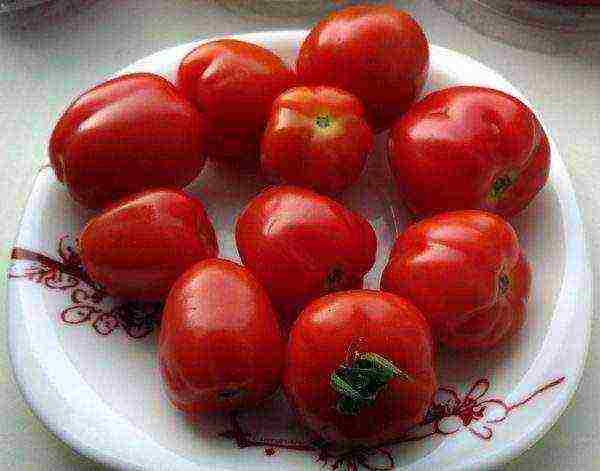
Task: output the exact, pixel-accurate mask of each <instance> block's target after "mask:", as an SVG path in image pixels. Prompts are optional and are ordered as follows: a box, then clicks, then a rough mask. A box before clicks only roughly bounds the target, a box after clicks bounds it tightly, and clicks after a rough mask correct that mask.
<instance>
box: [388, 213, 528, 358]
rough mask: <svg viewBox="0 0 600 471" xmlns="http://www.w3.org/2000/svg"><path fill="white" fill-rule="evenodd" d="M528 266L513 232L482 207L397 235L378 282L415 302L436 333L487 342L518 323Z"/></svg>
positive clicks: (457, 345)
mask: <svg viewBox="0 0 600 471" xmlns="http://www.w3.org/2000/svg"><path fill="white" fill-rule="evenodd" d="M530 286H531V269H530V267H529V264H528V263H527V259H526V258H525V254H524V253H523V251H522V250H521V247H520V245H519V241H518V239H517V234H516V233H515V231H514V229H513V228H512V227H511V226H510V224H508V223H507V222H506V221H504V220H503V219H502V218H500V217H498V216H496V215H494V214H491V213H487V212H484V211H476V210H473V211H455V212H451V213H444V214H439V215H437V216H433V217H432V218H430V219H426V220H423V221H421V222H418V223H416V224H414V225H412V226H410V227H409V228H408V229H407V230H406V231H405V232H404V233H403V234H401V235H400V237H398V239H397V241H396V243H395V245H394V248H393V250H392V254H391V255H390V259H389V261H388V264H387V266H386V268H385V271H384V272H383V277H382V280H381V289H382V290H385V291H389V292H392V293H396V294H398V295H399V296H402V297H404V298H406V299H408V300H410V301H412V302H413V303H414V304H415V306H417V307H418V308H419V309H420V310H421V312H422V313H423V315H424V316H425V317H426V318H427V320H428V321H429V323H430V325H431V328H432V332H433V335H434V338H435V339H436V340H439V341H440V342H442V343H443V344H445V345H446V346H448V347H451V348H454V349H457V350H474V351H484V350H489V349H491V348H492V347H494V346H495V345H497V344H498V343H499V342H500V341H502V340H504V339H506V338H508V337H510V336H511V335H512V334H514V333H515V332H516V331H517V330H518V329H519V328H520V327H521V325H522V324H523V322H524V319H525V308H526V304H527V298H528V296H529V291H530Z"/></svg>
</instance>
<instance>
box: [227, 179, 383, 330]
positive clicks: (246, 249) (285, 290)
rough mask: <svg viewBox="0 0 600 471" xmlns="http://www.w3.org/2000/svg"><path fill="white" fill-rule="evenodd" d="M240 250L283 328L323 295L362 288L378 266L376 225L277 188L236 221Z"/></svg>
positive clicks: (325, 201) (301, 192) (309, 195)
mask: <svg viewBox="0 0 600 471" xmlns="http://www.w3.org/2000/svg"><path fill="white" fill-rule="evenodd" d="M235 240H236V245H237V249H238V252H239V254H240V257H241V259H242V261H243V263H244V265H245V266H247V267H248V268H249V269H250V270H251V271H252V272H253V273H254V274H255V275H256V276H257V278H258V279H259V280H260V281H261V283H262V284H263V286H264V287H265V289H266V290H267V292H268V293H269V296H270V297H271V300H272V301H273V303H274V305H275V306H276V308H277V310H278V311H279V313H280V315H281V316H282V319H283V321H284V324H286V325H287V324H289V323H290V322H291V321H293V319H294V318H295V317H296V316H297V315H298V313H299V311H300V309H302V308H303V307H304V306H305V305H306V304H307V303H308V302H309V301H311V300H313V299H315V298H317V297H318V296H321V295H323V294H326V293H329V292H333V291H340V290H344V289H350V288H356V287H361V286H362V280H363V277H364V275H365V274H366V273H367V272H368V271H369V270H370V269H371V268H372V266H373V264H374V263H375V256H376V252H377V237H376V235H375V231H374V230H373V227H372V226H371V224H370V223H369V222H368V221H367V220H366V219H364V218H363V217H362V216H360V215H359V214H356V213H354V212H352V211H350V210H349V209H347V208H345V207H344V206H343V205H341V204H340V203H338V202H337V201H334V200H333V199H331V198H328V197H326V196H323V195H320V194H318V193H315V192H314V191H311V190H308V189H306V188H300V187H295V186H290V185H281V186H273V187H270V188H268V189H266V190H264V191H263V192H262V193H260V194H259V195H258V196H256V197H255V198H254V199H252V200H251V201H250V202H249V203H248V204H247V206H246V207H245V208H244V209H243V210H242V212H241V214H240V215H239V217H238V219H237V221H236V228H235Z"/></svg>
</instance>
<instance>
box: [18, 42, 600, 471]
mask: <svg viewBox="0 0 600 471" xmlns="http://www.w3.org/2000/svg"><path fill="white" fill-rule="evenodd" d="M305 34H306V32H305V31H287V32H265V33H257V34H247V35H241V36H237V37H238V38H239V39H243V40H246V41H250V42H254V43H257V44H261V45H263V46H266V47H268V48H270V49H272V50H273V51H275V52H276V53H278V54H280V55H281V56H282V57H285V58H286V59H287V60H289V61H292V60H293V58H294V56H295V54H296V52H297V49H298V45H299V44H300V43H301V41H302V39H303V37H304V35H305ZM196 44H197V43H194V44H186V45H183V46H180V47H175V48H172V49H168V50H165V51H162V52H159V53H157V54H154V55H152V56H150V57H147V58H145V59H142V60H141V61H138V62H136V63H135V64H133V65H132V66H130V67H128V68H127V69H125V70H124V71H122V73H124V72H133V71H149V72H155V73H160V74H162V75H164V76H166V77H167V78H169V79H173V76H174V72H175V70H176V67H177V65H178V63H179V61H180V60H181V58H182V57H183V56H184V55H185V54H186V52H188V51H189V50H190V49H192V48H193V47H194V46H195V45H196ZM431 52H432V67H431V69H432V71H431V77H430V80H429V89H437V88H441V87H446V86H449V85H456V84H480V85H486V86H490V87H495V88H499V89H502V90H505V91H507V92H509V93H512V94H513V95H516V96H518V97H520V98H523V97H522V96H521V94H520V93H519V92H518V90H516V89H515V88H514V87H513V86H512V85H511V84H510V83H508V82H507V81H506V80H504V79H503V78H502V77H500V76H499V75H498V74H496V73H495V72H493V71H492V70H490V69H488V68H487V67H485V66H483V65H481V64H479V63H477V62H476V61H474V60H472V59H470V58H468V57H465V56H463V55H461V54H458V53H456V52H453V51H450V50H448V49H444V48H441V47H436V46H433V47H432V50H431ZM379 141H380V142H379V153H378V155H376V156H375V157H374V158H372V159H371V161H370V162H371V163H370V166H369V169H368V171H367V172H366V173H365V175H364V176H363V178H362V180H361V182H360V183H359V185H357V186H356V187H355V188H354V189H352V190H350V191H349V192H347V193H346V194H345V195H343V196H342V199H343V200H344V201H345V202H346V203H347V204H348V205H349V206H351V207H353V208H354V209H356V210H358V211H360V212H362V213H363V214H364V215H365V216H366V217H367V218H368V219H369V220H370V221H371V223H372V224H373V226H374V227H375V228H376V231H377V234H378V238H379V253H378V262H377V264H376V266H375V267H374V269H373V270H372V272H371V273H370V274H369V275H368V277H367V283H366V285H367V286H368V287H377V285H378V280H379V276H380V273H381V269H382V267H383V264H384V263H385V259H386V257H387V255H388V252H389V249H390V247H391V244H392V241H393V238H394V234H395V231H396V230H398V229H400V230H401V229H402V226H403V224H404V216H403V212H402V210H401V209H394V208H398V207H399V206H398V205H397V204H396V203H397V201H396V200H395V195H394V194H393V193H392V192H391V190H390V188H391V185H389V181H388V172H387V169H386V166H385V164H384V159H383V156H382V155H381V144H382V143H383V138H380V139H379ZM551 148H552V169H551V172H550V183H549V184H548V185H547V187H546V188H545V189H544V190H543V191H542V192H541V194H540V195H539V196H538V197H537V198H536V199H535V201H534V202H533V204H532V205H531V206H530V207H529V208H528V209H527V210H526V211H525V212H524V213H523V214H522V215H520V216H519V217H517V218H516V219H515V220H514V221H513V223H514V225H515V227H516V228H517V230H518V232H519V234H520V239H521V241H522V243H523V245H524V247H525V249H526V251H527V253H528V254H529V257H530V260H531V261H532V263H533V268H534V273H533V292H532V298H531V301H530V303H529V307H528V318H527V322H526V325H525V327H524V329H523V330H522V332H521V333H520V334H519V335H518V336H516V337H515V338H514V339H512V340H511V341H510V342H509V343H508V344H506V345H504V346H503V347H501V348H500V349H498V350H496V351H495V352H494V354H493V355H490V356H487V357H486V358H485V359H484V360H483V361H475V360H469V359H464V358H460V357H453V356H452V355H450V354H448V353H447V352H445V353H444V352H442V354H440V355H439V357H440V358H439V365H438V366H439V377H440V383H441V384H442V385H443V386H447V388H446V390H441V391H440V393H439V394H438V396H437V398H436V401H435V407H434V408H433V412H434V413H433V414H432V415H430V417H429V419H430V423H429V424H427V425H424V426H423V427H421V428H420V429H419V430H417V431H415V441H413V442H409V443H403V444H398V445H394V446H391V447H388V448H389V450H390V452H391V453H388V452H387V451H385V450H367V451H363V454H362V455H360V454H359V455H357V454H354V455H349V456H346V458H345V459H346V461H347V463H346V464H348V461H353V462H354V463H355V464H357V465H358V468H357V469H361V466H363V464H361V460H365V459H366V460H367V461H368V463H371V464H374V463H376V464H379V465H380V466H384V467H385V466H386V465H389V464H391V463H390V461H391V460H392V459H393V461H394V464H395V466H396V467H397V468H402V469H410V470H429V469H445V470H450V469H452V470H453V469H481V468H487V467H491V466H497V465H499V464H501V463H503V462H505V461H507V460H509V459H511V458H514V457H515V456H517V455H518V454H519V453H521V452H523V451H524V450H525V449H526V448H528V447H529V446H531V445H532V444H533V443H534V442H535V441H536V440H538V439H539V438H540V437H541V436H542V435H543V434H544V433H545V432H546V431H547V430H548V429H549V428H550V426H551V425H552V424H553V423H554V422H555V421H556V420H557V419H558V417H559V416H560V414H561V413H562V412H563V410H564V409H565V407H566V405H567V404H568V402H569V400H570V399H571V397H572V396H573V393H574V391H575V388H576V386H577V383H578V381H579V379H580V377H581V374H582V370H583V365H584V360H585V356H586V351H587V345H588V341H589V336H590V322H591V315H592V308H591V277H590V269H589V265H588V261H587V258H586V251H585V241H584V232H583V227H582V223H581V218H580V215H579V210H578V208H577V204H576V201H575V196H574V194H573V188H572V186H571V182H570V180H569V177H568V175H567V172H566V170H565V167H564V165H563V162H562V160H561V157H560V155H559V153H558V150H557V148H556V145H555V143H554V142H553V141H551ZM263 184H264V183H263V182H261V181H260V180H258V179H257V178H256V177H252V176H249V175H242V176H240V175H232V174H228V173H224V172H223V171H221V170H219V169H217V168H215V167H212V166H209V167H208V168H207V169H206V170H205V171H204V172H203V174H202V175H201V177H200V179H199V181H198V182H196V183H195V184H193V185H192V186H191V187H190V189H189V190H190V191H191V192H192V193H194V194H196V195H197V196H199V197H200V198H201V199H202V200H203V201H204V203H205V204H206V206H207V210H208V212H209V214H210V216H211V217H212V219H213V221H214V224H215V226H216V229H217V232H218V235H219V241H220V246H221V253H222V255H223V256H225V257H227V258H232V259H234V260H237V259H238V257H237V252H236V250H235V246H234V243H233V239H232V235H231V229H232V225H233V222H234V220H235V216H236V215H237V213H238V212H239V210H240V209H241V208H242V207H243V205H244V204H245V203H246V202H247V200H248V199H249V198H250V197H251V196H252V195H253V194H255V193H256V192H258V190H259V189H260V187H261V186H262V185H263ZM90 214H91V213H90V212H89V211H86V210H84V209H82V208H80V207H78V206H77V205H76V204H74V203H73V202H72V201H71V200H70V198H69V197H68V195H67V193H66V191H65V189H64V188H63V186H62V185H60V184H59V183H58V182H57V181H56V179H55V178H54V175H53V173H52V171H51V169H49V168H47V167H46V168H43V169H42V170H41V171H40V173H39V176H38V177H37V180H36V182H35V185H34V188H33V191H32V193H31V196H30V198H29V202H28V204H27V208H26V210H25V213H24V216H23V220H22V223H21V229H20V231H19V235H18V238H17V241H16V244H15V246H17V247H20V248H21V249H26V250H18V251H16V252H15V256H16V257H17V258H18V259H19V260H14V261H13V264H12V266H11V269H10V274H11V276H12V278H11V279H10V280H9V285H8V302H9V309H8V314H9V319H8V322H9V335H10V354H11V360H12V363H13V366H14V371H15V375H16V378H17V381H18V383H19V385H20V388H21V391H22V393H23V395H24V397H25V399H26V400H27V402H28V403H29V405H30V407H31V408H32V410H33V412H34V413H35V414H36V415H37V416H38V417H39V418H40V419H41V420H42V421H43V422H44V423H45V424H46V425H47V427H48V428H49V429H50V430H51V431H52V432H53V433H54V434H56V435H57V436H58V437H59V438H60V439H62V440H63V441H65V442H66V443H68V444H69V445H71V446H72V447H73V448H75V449H76V450H77V451H79V452H81V453H83V454H85V455H87V456H89V457H91V458H93V459H95V460H97V461H99V462H102V463H104V464H106V465H111V466H114V467H117V468H119V469H128V470H130V469H140V470H167V469H169V470H171V469H173V470H174V469H177V470H178V471H183V470H196V471H198V470H211V471H213V470H216V469H219V470H242V469H243V470H264V469H265V468H266V467H267V466H274V467H277V468H279V469H284V470H307V469H321V466H322V465H323V463H322V462H321V463H318V462H317V458H319V457H320V458H321V461H323V460H324V459H325V458H327V465H328V466H331V467H333V466H334V465H335V464H336V463H335V461H336V459H335V458H334V457H332V456H330V455H328V454H327V452H323V451H322V450H319V449H318V446H317V445H315V444H310V443H308V442H307V441H306V440H307V438H306V437H304V436H303V434H302V433H300V432H299V431H298V430H297V428H296V426H295V425H294V423H293V420H292V418H291V416H290V413H289V411H288V410H287V407H286V405H285V402H284V401H283V400H282V399H281V397H280V398H278V399H277V400H276V401H275V402H274V403H273V404H271V405H270V406H269V407H268V408H267V409H261V410H259V411H257V412H256V413H253V414H252V413H251V414H243V415H241V416H240V417H239V422H240V424H241V427H242V428H243V429H244V430H245V431H247V432H248V433H249V435H248V436H246V438H245V439H244V440H242V437H241V436H240V435H239V433H238V434H237V439H238V443H236V441H235V440H234V439H232V436H233V435H236V434H235V433H229V434H226V435H228V436H229V438H228V437H223V436H220V435H219V434H220V433H222V432H226V431H231V430H234V429H233V428H232V423H231V419H230V418H229V417H225V416H223V417H220V416H219V417H212V418H210V419H207V420H206V422H205V423H203V424H200V425H193V424H191V423H189V422H186V420H185V419H184V418H183V417H182V416H181V415H180V414H178V413H177V412H176V411H175V410H174V409H173V408H171V407H170V406H169V404H168V403H167V401H166V399H165V397H164V395H163V393H162V391H161V386H160V381H159V376H158V373H157V368H156V363H155V349H156V348H155V338H154V334H152V335H148V336H146V337H144V338H141V339H134V338H132V336H138V335H141V334H143V333H145V332H146V330H145V329H146V328H147V327H148V324H147V323H145V322H144V320H143V319H144V318H143V316H142V317H140V315H139V312H137V311H136V310H135V309H120V310H119V309H117V307H118V306H119V305H120V303H119V302H118V301H116V300H111V299H99V298H98V297H97V296H96V297H95V296H94V291H93V289H92V288H90V287H89V286H88V285H86V284H85V283H84V282H83V281H80V280H78V279H77V278H76V277H73V276H71V275H77V274H78V269H79V268H78V265H77V260H76V259H75V258H73V256H72V252H69V251H68V250H62V251H60V253H59V251H58V249H57V241H58V240H59V239H60V238H61V236H63V235H65V234H67V235H70V236H71V239H70V240H71V242H72V238H73V237H74V236H75V235H76V234H77V233H78V231H79V229H80V228H81V227H82V225H83V224H84V222H85V220H86V218H88V217H89V216H90ZM68 243H69V240H68V239H67V240H65V245H68ZM34 252H35V253H40V254H45V256H46V257H49V258H40V257H39V256H35V255H34V254H33V253H34ZM50 258H51V259H53V260H54V262H53V261H52V260H50ZM27 259H31V260H27ZM36 260H37V261H36ZM58 262H60V263H58ZM60 270H62V271H63V273H61V271H60ZM64 272H66V273H64ZM69 273H70V274H71V275H69ZM61 313H62V314H61ZM88 317H89V320H88ZM119 319H120V320H121V324H119ZM65 320H66V321H68V322H65ZM93 321H95V322H93ZM74 323H75V324H74ZM115 325H116V326H117V327H116V328H115V329H114V330H112V332H110V331H111V329H112V328H113V327H115ZM124 326H128V328H127V329H124V328H123V327H124ZM98 332H103V333H105V334H106V333H108V332H110V335H104V336H102V335H99V334H98ZM276 439H281V440H276ZM284 439H286V440H287V441H286V440H284ZM261 440H262V441H264V442H265V444H263V445H260V446H246V447H242V448H239V447H238V446H237V445H251V444H255V443H254V442H261ZM275 443H276V444H278V445H279V446H274V444H275ZM291 445H296V446H297V448H300V450H290V449H288V448H286V446H287V447H289V446H291ZM368 463H366V462H365V464H368Z"/></svg>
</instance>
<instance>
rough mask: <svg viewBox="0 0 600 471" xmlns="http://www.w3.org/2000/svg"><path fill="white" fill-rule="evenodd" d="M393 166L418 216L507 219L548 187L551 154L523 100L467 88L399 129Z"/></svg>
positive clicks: (444, 93)
mask: <svg viewBox="0 0 600 471" xmlns="http://www.w3.org/2000/svg"><path fill="white" fill-rule="evenodd" d="M389 161H390V166H391V168H392V171H393V173H394V176H395V178H396V182H397V184H398V190H399V191H400V193H401V194H402V195H403V196H404V200H405V202H406V205H407V206H408V208H409V209H410V210H411V211H413V212H414V213H415V214H417V215H420V216H427V215H432V214H435V213H439V212H444V211H452V210H458V209H483V210H487V211H491V212H494V213H497V214H500V215H502V216H505V217H507V216H512V215H514V214H516V213H518V212H519V211H521V210H522V209H524V208H525V207H526V206H527V205H528V204H529V202H530V201H531V200H532V199H533V197H534V196H535V195H536V194H537V193H538V192H539V191H540V189H541V188H542V187H543V186H544V184H545V183H546V180H547V179H548V172H549V169H550V147H549V145H548V139H547V138H546V134H545V133H544V130H543V129H542V127H541V125H540V123H539V122H538V120H537V119H536V117H535V115H534V114H533V113H532V111H531V110H530V109H529V108H527V106H525V105H524V104H523V103H521V102H520V101H519V100H517V99H516V98H514V97H512V96H510V95H507V94H506V93H503V92H500V91H498V90H492V89H489V88H481V87H468V86H463V87H452V88H447V89H445V90H439V91H437V92H434V93H432V94H430V95H428V96H427V97H426V98H425V99H423V100H422V101H420V102H419V103H417V104H416V105H415V106H414V107H413V108H411V110H410V111H409V112H408V113H406V114H405V115H404V116H403V117H402V118H401V119H400V120H399V121H398V122H397V123H396V124H395V125H394V127H393V129H392V131H391V133H390V141H389Z"/></svg>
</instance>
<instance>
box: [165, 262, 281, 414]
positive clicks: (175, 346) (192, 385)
mask: <svg viewBox="0 0 600 471" xmlns="http://www.w3.org/2000/svg"><path fill="white" fill-rule="evenodd" d="M284 354H285V344H284V342H283V338H282V336H281V332H280V329H279V325H278V323H277V315H276V314H275V311H274V310H273V307H272V305H271V302H270V301H269V298H268V296H267V293H266V291H265V290H264V289H263V287H262V286H261V285H260V284H259V282H258V281H257V280H256V278H255V277H254V276H253V275H252V274H251V273H250V271H248V270H247V269H246V268H244V267H242V266H240V265H238V264H236V263H233V262H229V261H226V260H219V259H210V260H204V261H202V262H199V263H197V264H196V265H194V266H193V267H192V268H190V269H189V270H188V271H186V272H185V273H184V274H183V275H182V276H181V277H180V278H179V279H178V280H177V282H176V283H175V285H174V286H173V289H172V290H171V292H170V293H169V296H168V298H167V303H166V305H165V309H164V312H163V317H162V320H161V328H160V336H159V340H158V359H159V365H160V371H161V376H162V379H163V381H164V384H165V386H166V391H167V394H168V396H169V399H170V400H171V402H172V403H173V405H174V406H175V407H177V408H178V409H180V410H182V411H184V412H187V413H200V412H212V411H216V410H234V409H242V408H246V407H250V406H254V405H256V404H257V403H259V402H260V401H262V400H263V399H265V398H267V397H269V396H270V395H271V394H273V393H274V392H275V391H276V389H277V388H278V386H279V384H280V381H281V373H282V369H283V358H284Z"/></svg>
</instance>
